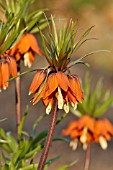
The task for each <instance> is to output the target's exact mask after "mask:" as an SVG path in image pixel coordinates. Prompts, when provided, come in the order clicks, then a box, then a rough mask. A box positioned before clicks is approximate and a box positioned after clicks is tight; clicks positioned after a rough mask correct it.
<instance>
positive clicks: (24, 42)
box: [18, 34, 30, 54]
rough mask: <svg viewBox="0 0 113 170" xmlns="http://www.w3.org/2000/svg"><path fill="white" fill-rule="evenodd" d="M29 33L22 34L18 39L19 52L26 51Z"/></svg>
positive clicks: (28, 45)
mask: <svg viewBox="0 0 113 170" xmlns="http://www.w3.org/2000/svg"><path fill="white" fill-rule="evenodd" d="M28 36H29V34H23V35H22V36H21V38H20V39H19V41H18V50H19V52H20V53H21V54H24V53H26V52H27V51H28V50H29V48H30V42H29V38H28Z"/></svg>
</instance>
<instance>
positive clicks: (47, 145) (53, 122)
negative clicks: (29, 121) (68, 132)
mask: <svg viewBox="0 0 113 170" xmlns="http://www.w3.org/2000/svg"><path fill="white" fill-rule="evenodd" d="M57 105H58V102H57V100H54V106H53V113H52V114H51V116H52V120H51V124H50V128H49V132H48V135H47V139H46V143H45V146H44V149H43V152H42V155H41V158H40V161H39V165H38V170H43V169H44V166H45V162H46V159H47V156H48V152H49V148H50V144H51V141H52V137H53V133H54V129H55V125H56V120H57Z"/></svg>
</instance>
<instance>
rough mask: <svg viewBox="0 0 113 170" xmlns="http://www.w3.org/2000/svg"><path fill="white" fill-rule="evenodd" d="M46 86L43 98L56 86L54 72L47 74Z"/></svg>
mask: <svg viewBox="0 0 113 170" xmlns="http://www.w3.org/2000/svg"><path fill="white" fill-rule="evenodd" d="M46 86H47V88H46V93H45V96H44V97H45V98H47V97H48V96H49V95H51V94H52V93H53V92H54V91H55V90H56V88H57V87H58V81H57V78H56V73H52V74H50V75H49V76H48V78H47V82H46Z"/></svg>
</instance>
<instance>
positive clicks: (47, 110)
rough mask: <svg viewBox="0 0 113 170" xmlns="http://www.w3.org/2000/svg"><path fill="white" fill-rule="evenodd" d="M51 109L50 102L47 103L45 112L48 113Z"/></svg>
mask: <svg viewBox="0 0 113 170" xmlns="http://www.w3.org/2000/svg"><path fill="white" fill-rule="evenodd" d="M50 111H51V103H49V104H48V106H47V107H46V114H47V115H49V113H50Z"/></svg>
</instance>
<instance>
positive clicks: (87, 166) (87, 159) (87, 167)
mask: <svg viewBox="0 0 113 170" xmlns="http://www.w3.org/2000/svg"><path fill="white" fill-rule="evenodd" d="M89 165H90V144H88V146H87V150H86V160H85V166H84V170H89Z"/></svg>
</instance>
